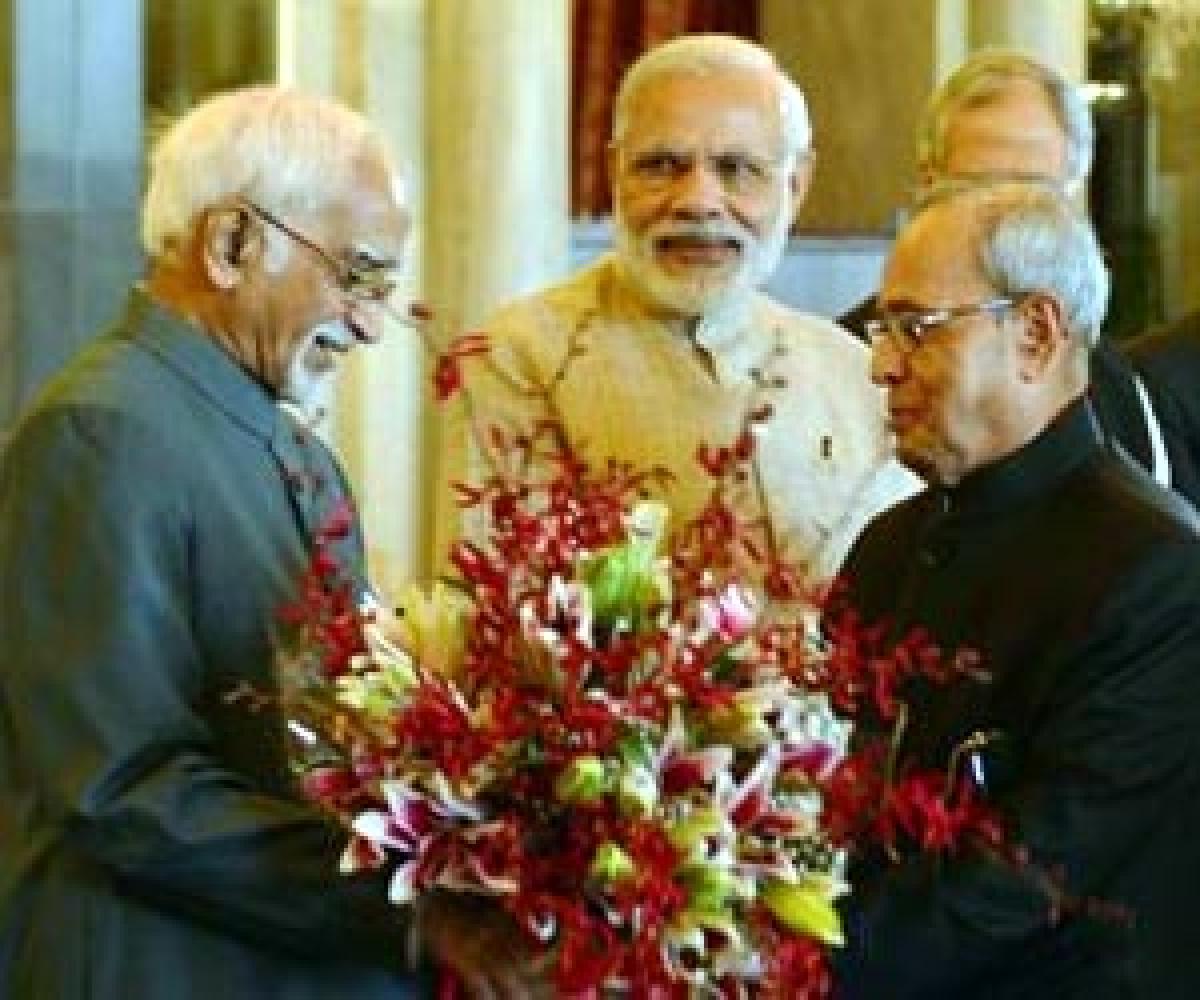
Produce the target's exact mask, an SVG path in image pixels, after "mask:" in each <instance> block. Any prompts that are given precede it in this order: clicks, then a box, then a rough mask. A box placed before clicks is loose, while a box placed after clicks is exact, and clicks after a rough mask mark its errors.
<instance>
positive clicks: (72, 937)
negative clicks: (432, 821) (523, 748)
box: [0, 291, 423, 1000]
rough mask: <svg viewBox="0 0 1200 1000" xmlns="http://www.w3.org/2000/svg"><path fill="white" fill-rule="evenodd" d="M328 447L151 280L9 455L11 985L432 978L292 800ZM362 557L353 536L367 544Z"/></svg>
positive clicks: (162, 988) (360, 997) (4, 659)
mask: <svg viewBox="0 0 1200 1000" xmlns="http://www.w3.org/2000/svg"><path fill="white" fill-rule="evenodd" d="M341 493H342V483H341V477H340V475H339V473H338V471H337V469H336V466H335V465H334V463H333V462H332V459H331V458H330V456H329V454H328V452H327V451H326V450H325V449H324V447H323V446H321V445H320V443H319V442H317V441H316V440H315V439H313V438H312V437H311V435H309V434H307V433H305V432H303V431H300V430H299V429H298V428H297V426H296V425H295V423H294V422H293V421H292V420H291V419H290V418H289V417H288V416H287V415H286V414H285V413H283V412H282V411H281V410H280V409H279V408H278V407H277V406H276V405H274V403H273V402H272V400H271V399H270V397H269V396H268V395H267V394H266V393H265V392H264V391H263V390H262V388H260V387H259V386H258V385H257V384H256V383H255V382H254V381H253V380H251V379H250V378H248V377H247V376H246V375H245V373H243V372H242V370H241V369H240V368H238V367H237V366H236V365H235V364H234V363H233V362H232V361H231V359H230V358H229V357H228V356H227V355H226V354H225V353H224V352H222V351H221V350H220V349H219V348H218V347H217V346H216V345H215V344H214V343H213V342H212V341H211V340H210V339H208V338H207V337H205V336H203V335H201V334H198V333H197V332H195V331H194V330H192V329H190V328H189V327H187V326H186V325H183V324H181V323H179V322H178V321H177V320H175V319H173V318H172V317H171V316H169V315H168V314H166V313H164V312H163V311H161V310H159V309H157V308H156V307H155V306H154V305H153V304H152V303H150V302H149V301H148V299H147V298H146V297H145V296H144V295H143V294H142V293H140V292H137V291H135V292H134V294H133V296H132V299H131V304H130V308H129V312H128V314H127V316H126V317H125V319H124V320H123V321H122V323H121V324H119V326H118V327H117V328H116V329H114V330H113V331H111V332H109V333H107V334H105V335H104V336H102V337H101V338H99V340H98V341H96V342H95V343H94V344H93V345H92V346H91V347H89V348H88V349H87V350H86V351H85V352H84V353H83V354H82V355H81V356H80V357H79V358H78V359H77V360H76V361H74V362H73V363H72V364H71V365H70V366H69V367H68V368H67V369H66V370H65V371H64V372H63V374H62V375H61V376H60V377H59V378H57V379H56V380H55V381H54V382H53V383H52V384H51V385H50V386H49V387H48V389H47V390H46V392H45V393H44V394H43V395H42V397H41V398H40V400H39V401H38V402H37V403H36V404H35V405H34V407H33V408H32V409H31V411H30V412H29V413H28V414H27V415H26V416H25V417H24V418H23V420H22V421H21V422H20V424H19V426H18V427H17V429H16V431H15V433H14V435H13V437H12V440H11V442H10V443H9V445H8V447H7V449H6V451H5V453H4V454H3V456H2V459H0V803H2V806H0V996H3V997H5V998H8V1000H27V998H28V1000H75V998H80V1000H82V998H87V1000H109V998H111V1000H131V998H138V1000H147V998H163V1000H189V998H195V1000H242V998H255V1000H270V998H279V1000H283V998H288V1000H292V998H296V1000H300V998H306V1000H307V998H313V1000H315V998H334V997H337V998H339V1000H369V998H375V997H405V996H417V995H420V994H421V993H422V992H423V988H422V987H421V986H419V985H417V984H416V983H415V981H414V980H412V979H410V978H407V977H404V976H402V975H401V974H400V973H399V972H397V971H395V970H398V969H400V968H401V956H402V954H403V952H404V937H405V925H404V918H405V916H406V914H405V913H404V912H403V911H399V910H397V909H395V908H393V907H389V906H388V905H387V904H386V895H385V889H384V886H383V884H382V881H381V878H382V877H381V878H375V877H370V878H367V877H363V878H354V879H349V878H345V877H342V876H340V875H338V873H337V864H336V859H337V857H338V854H339V851H340V841H341V837H340V835H339V833H338V831H337V830H336V829H335V828H334V827H333V826H331V825H330V824H328V823H327V822H325V821H324V820H323V819H322V818H321V817H320V815H319V814H318V813H317V812H316V811H314V810H313V809H311V808H310V807H308V806H306V805H304V804H303V803H301V802H300V801H299V800H297V799H296V798H295V796H294V792H293V790H292V788H291V783H290V781H289V778H288V773H287V766H286V759H285V754H284V749H285V744H284V737H283V726H282V725H281V721H280V719H279V718H278V717H277V716H276V715H274V714H273V713H270V712H268V713H267V714H258V715H256V714H253V713H252V712H250V711H249V710H248V709H247V708H246V707H245V706H244V705H240V704H238V705H232V704H228V703H227V698H226V696H227V695H228V694H229V692H231V691H232V690H233V689H234V688H235V687H237V686H238V685H239V684H240V683H241V682H243V681H246V682H249V683H251V684H253V685H256V686H258V687H260V688H262V689H264V690H268V691H269V690H271V689H272V687H273V684H274V678H273V673H272V668H271V663H272V657H271V637H272V633H273V631H274V629H275V627H276V623H277V621H278V619H277V617H276V616H277V611H278V609H279V607H280V606H281V605H282V604H284V603H285V602H286V601H288V600H289V599H290V598H291V597H292V596H293V593H294V589H295V584H296V581H297V577H298V574H299V573H300V572H301V570H302V568H303V566H304V564H305V562H306V559H307V553H308V547H309V543H310V539H311V537H312V533H313V531H314V528H315V527H316V526H317V525H318V524H319V523H320V522H321V520H322V519H323V518H324V517H325V516H326V514H327V513H328V511H329V509H330V508H331V507H332V505H333V502H334V501H335V500H336V498H337V497H338V496H339V495H340V494H341ZM351 548H354V549H357V544H356V540H355V542H354V543H352V544H351Z"/></svg>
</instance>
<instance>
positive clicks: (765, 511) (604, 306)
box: [444, 35, 917, 582]
mask: <svg viewBox="0 0 1200 1000" xmlns="http://www.w3.org/2000/svg"><path fill="white" fill-rule="evenodd" d="M810 139H811V137H810V129H809V122H808V115H807V111H806V108H805V103H804V98H803V95H802V94H801V93H800V91H799V89H798V88H797V87H796V85H795V84H794V83H793V82H792V81H791V80H790V79H789V78H788V77H787V76H786V75H785V74H784V73H782V72H781V71H780V69H779V68H778V66H777V65H776V63H775V61H774V59H773V58H772V56H771V55H770V53H768V52H767V51H766V50H764V49H762V48H760V47H758V46H756V45H753V44H751V43H749V42H746V41H743V40H740V39H735V38H732V37H727V36H713V35H699V36H695V35H694V36H685V37H683V38H679V39H676V40H674V41H672V42H668V43H667V44H665V45H662V46H660V47H658V48H656V49H654V50H652V51H650V52H649V53H647V54H646V55H644V56H643V57H642V58H641V59H640V60H639V61H638V62H637V63H635V64H634V66H633V67H632V68H631V69H630V70H629V72H628V73H627V74H626V76H625V78H624V81H623V83H622V85H621V89H620V92H619V94H618V97H617V101H616V108H615V115H614V121H613V130H612V143H611V147H610V159H609V167H610V176H611V178H612V184H613V200H614V215H613V225H614V234H615V247H614V250H613V252H612V253H608V254H605V255H604V256H602V257H601V258H600V260H598V261H597V262H595V263H594V264H592V265H591V266H589V267H587V268H585V269H584V270H583V271H581V272H580V273H578V274H576V275H574V276H573V277H571V278H570V279H569V280H567V281H566V282H564V283H562V284H561V285H558V286H555V287H552V288H549V289H547V290H545V291H543V292H541V293H540V294H537V295H535V296H533V297H531V298H528V299H525V300H523V301H520V302H517V303H515V304H512V305H510V306H508V307H506V308H504V309H502V310H500V312H499V313H498V314H497V315H495V316H494V317H493V318H492V319H491V320H490V321H489V322H487V323H486V324H485V329H486V331H487V333H488V335H489V337H490V340H491V352H490V356H489V362H488V364H487V365H485V366H476V367H475V369H474V372H473V376H474V377H473V378H472V380H471V382H470V384H469V389H470V393H471V395H472V396H473V401H474V403H475V412H476V415H477V418H478V419H477V422H476V434H475V437H476V440H477V443H480V444H482V445H484V446H486V443H487V438H488V435H487V428H488V427H489V426H490V425H499V426H500V427H502V428H506V429H509V430H511V431H514V432H517V433H519V432H522V431H528V430H529V429H531V428H533V427H535V426H538V425H540V424H542V423H544V422H545V421H546V420H547V419H550V420H551V421H552V422H553V423H554V424H555V426H556V427H557V428H558V429H559V430H560V431H561V432H562V433H563V435H564V437H565V442H564V443H565V444H566V445H567V446H568V447H569V448H571V449H572V450H573V451H574V452H575V454H576V455H577V456H579V457H581V458H583V459H584V460H586V461H587V462H588V463H589V464H590V465H591V466H592V467H593V468H603V467H604V465H605V464H606V463H607V462H608V461H609V460H610V459H618V460H621V461H626V462H632V463H633V464H634V465H635V466H636V467H638V468H640V469H644V470H649V469H653V468H663V469H666V470H669V472H670V474H671V479H670V482H669V483H667V484H666V485H665V487H664V488H663V490H662V496H663V498H664V499H665V500H666V502H667V503H668V505H669V506H670V509H671V517H672V524H673V525H674V526H679V525H682V524H683V523H685V522H686V521H688V520H690V519H691V518H693V517H695V516H696V515H697V514H698V513H699V512H700V511H701V509H702V508H703V507H704V506H705V505H706V503H707V502H708V500H709V498H710V495H711V492H712V488H713V481H712V479H711V478H710V477H709V475H708V474H707V473H706V471H705V469H704V468H703V467H702V465H701V464H700V462H699V461H698V460H697V453H698V451H699V450H700V448H701V447H702V446H708V447H709V448H712V449H718V448H723V447H728V446H730V445H732V444H733V443H734V441H735V440H736V439H737V438H738V437H739V435H740V434H741V432H742V430H743V426H744V424H745V422H746V420H747V417H748V415H749V414H751V413H754V412H758V413H761V414H764V415H765V414H767V413H769V414H770V416H769V418H768V419H765V420H764V421H762V422H760V423H759V425H758V428H757V429H758V430H760V431H762V432H763V433H762V434H760V435H759V436H758V438H757V451H756V454H755V458H754V465H755V468H754V471H753V474H751V475H748V476H747V477H746V482H745V483H744V484H740V485H738V486H737V488H736V489H735V490H734V491H733V495H731V496H730V498H729V499H730V502H731V504H732V506H733V508H734V509H735V510H736V511H738V512H739V513H740V514H742V515H744V516H745V517H746V518H747V519H748V520H761V519H763V518H764V517H765V518H767V519H769V520H770V522H771V525H772V527H773V531H771V532H769V533H768V537H767V539H765V544H764V545H763V554H764V555H765V556H768V557H770V556H777V557H779V558H780V559H782V560H786V561H789V562H792V563H796V564H799V565H801V566H803V567H804V569H805V570H806V581H805V582H822V581H824V580H827V579H828V578H829V576H830V575H831V574H832V573H833V572H834V571H835V570H836V569H837V566H838V565H839V563H840V561H841V558H842V556H843V555H844V553H845V551H846V549H847V547H848V546H849V543H850V541H851V540H852V539H853V538H854V536H855V534H856V533H857V531H858V530H859V529H860V528H861V526H862V525H863V523H865V520H866V519H867V518H868V517H869V516H870V515H871V514H873V513H875V512H876V511H878V510H880V509H882V508H883V507H886V506H887V505H888V504H890V503H892V502H893V501H895V500H896V499H897V498H898V497H899V496H903V495H905V494H906V493H908V492H911V490H913V489H914V488H916V485H917V484H916V482H915V480H914V479H913V478H912V477H911V476H909V475H908V474H907V473H906V472H905V471H904V470H903V469H901V468H900V467H899V466H898V465H897V464H896V463H895V462H894V461H893V460H892V458H891V450H890V443H889V441H888V438H887V434H886V433H885V431H884V428H883V420H882V410H881V406H880V399H879V395H878V393H877V391H876V390H875V389H874V388H873V387H872V386H871V384H870V382H869V380H868V378H867V372H866V357H865V352H864V351H863V350H862V348H861V345H859V344H856V343H854V342H853V341H852V340H851V339H850V338H848V337H846V335H845V334H844V332H842V331H840V330H839V329H837V328H836V327H835V326H833V325H832V324H830V323H829V322H827V321H823V320H820V319H818V318H816V317H813V316H808V315H803V314H799V313H796V312H793V311H792V310H790V309H787V308H785V307H784V306H782V305H780V304H779V303H777V302H774V301H772V300H771V299H769V298H767V297H766V296H765V295H763V294H761V293H760V292H759V291H758V289H759V286H760V285H761V284H762V283H763V282H764V281H765V280H766V279H767V277H768V276H769V275H770V274H771V273H772V271H773V270H774V268H775V266H776V264H777V263H778V260H779V257H780V254H781V253H782V251H783V248H784V246H785V244H786V241H787V236H788V229H789V227H790V225H791V223H792V220H793V217H794V214H795V211H796V209H797V207H798V206H799V203H800V201H801V200H802V198H803V196H804V193H805V191H806V189H807V186H808V179H809V173H810V171H811V169H812V150H811V141H810ZM468 371H469V372H470V371H471V370H470V369H469V370H468ZM464 437H465V435H460V436H459V438H458V441H457V442H456V443H457V449H458V454H457V455H456V454H455V449H454V448H453V447H452V448H451V449H450V455H449V456H448V463H447V464H448V465H449V467H450V469H451V470H453V471H452V472H451V474H449V475H447V476H445V477H444V478H446V479H447V480H450V479H455V478H457V479H461V478H463V475H462V473H461V472H460V471H458V470H459V469H461V464H460V460H461V454H462V452H463V451H465V450H467V449H466V447H465V443H464V440H463V438H464ZM483 471H484V470H483V468H482V467H481V466H476V467H475V468H473V469H471V470H469V471H468V473H467V475H466V478H468V479H471V478H476V477H478V476H479V475H480V474H481V473H482V472H483ZM456 526H457V525H456V524H449V525H445V526H444V527H449V528H451V529H453V528H454V527H456ZM770 549H774V551H773V552H772V551H768V550H770ZM749 568H750V569H755V568H757V567H749Z"/></svg>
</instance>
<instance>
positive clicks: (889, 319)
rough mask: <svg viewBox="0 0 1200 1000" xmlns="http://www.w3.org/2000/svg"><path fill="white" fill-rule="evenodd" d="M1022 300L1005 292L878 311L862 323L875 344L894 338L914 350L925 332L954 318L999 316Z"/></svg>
mask: <svg viewBox="0 0 1200 1000" xmlns="http://www.w3.org/2000/svg"><path fill="white" fill-rule="evenodd" d="M1020 304H1021V300H1020V299H1014V298H1010V297H1009V296H1007V295H998V296H996V297H995V298H991V299H985V300H984V301H983V302H972V303H967V304H966V305H961V306H943V307H941V308H939V309H924V310H917V309H913V310H905V311H903V312H888V311H886V310H881V311H880V312H879V315H878V317H877V318H875V319H869V320H867V322H866V323H865V324H864V325H863V331H864V332H865V333H866V336H867V340H868V341H869V342H870V343H871V344H872V345H875V344H877V343H878V342H879V341H880V340H882V339H883V338H884V337H888V336H891V337H896V338H897V339H899V340H900V341H901V342H902V343H903V344H904V345H905V346H906V347H908V348H909V349H910V350H915V349H916V348H918V347H920V346H921V345H922V344H923V343H924V342H925V335H926V334H928V333H930V332H932V331H934V330H937V329H940V328H941V327H944V326H946V325H947V324H948V323H953V322H954V321H955V320H959V319H966V318H967V317H968V316H978V315H979V314H981V313H986V314H987V315H989V316H998V315H1000V314H1002V313H1004V312H1006V311H1008V310H1010V309H1016V308H1018V307H1019V306H1020Z"/></svg>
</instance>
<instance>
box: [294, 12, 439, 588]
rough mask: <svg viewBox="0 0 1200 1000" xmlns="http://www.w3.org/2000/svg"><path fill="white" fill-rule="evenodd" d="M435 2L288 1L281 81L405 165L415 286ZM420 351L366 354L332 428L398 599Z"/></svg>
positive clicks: (372, 557) (415, 499) (352, 361)
mask: <svg viewBox="0 0 1200 1000" xmlns="http://www.w3.org/2000/svg"><path fill="white" fill-rule="evenodd" d="M425 8H426V3H425V0H280V3H279V21H278V23H279V52H278V61H279V78H280V81H281V82H283V83H288V84H293V85H296V86H299V87H302V88H304V89H306V90H310V91H313V92H315V93H322V94H327V95H329V96H331V97H335V98H337V99H338V100H341V101H343V102H345V103H346V104H348V105H350V106H351V107H354V108H356V109H358V110H360V111H362V112H363V113H364V114H366V115H367V116H368V117H369V118H370V119H372V121H373V122H374V123H375V124H376V125H377V126H378V127H379V128H380V129H381V131H382V132H383V133H384V135H385V136H386V137H387V139H388V140H389V145H390V146H391V149H392V151H393V153H394V154H395V156H396V159H397V161H398V163H399V164H400V167H401V170H402V173H403V175H404V186H405V190H406V193H407V196H408V204H409V207H410V210H411V211H412V213H413V217H414V229H413V234H412V237H411V239H410V243H409V259H408V260H407V261H406V263H407V265H408V268H407V270H408V272H409V273H408V275H407V276H406V277H407V278H408V280H409V281H411V282H412V283H413V287H416V286H417V284H418V283H419V281H420V269H421V262H420V245H421V242H422V240H421V234H420V228H421V218H422V216H423V210H422V205H421V198H422V191H423V185H422V175H423V172H424V163H423V159H424V148H423V133H424V126H423V121H424V94H425V90H424V56H423V49H424V36H425ZM422 382H423V375H422V363H421V352H420V349H419V347H418V346H417V343H416V341H415V340H414V337H413V335H412V333H411V331H409V330H408V329H407V328H405V327H402V326H400V325H399V324H396V325H392V326H391V327H390V328H389V329H388V330H387V332H386V334H385V336H384V338H383V340H382V342H381V343H379V344H376V345H374V346H372V347H369V348H365V349H361V350H358V351H355V352H354V353H353V354H352V355H351V356H350V358H349V359H348V360H347V362H346V364H345V370H344V371H343V372H342V374H341V376H340V378H339V379H338V384H337V388H336V396H335V398H334V399H333V400H331V401H330V415H329V420H328V425H327V426H326V427H325V428H323V431H324V434H325V436H326V437H327V438H328V439H329V440H330V442H331V444H332V445H333V448H334V450H335V451H336V452H337V454H338V456H339V457H340V458H341V460H342V462H343V464H344V466H345V468H346V472H347V474H348V475H349V477H350V480H351V482H352V484H353V486H354V490H355V495H356V498H357V500H358V503H359V506H360V508H361V511H362V515H363V520H364V524H365V529H366V537H367V555H368V559H369V562H370V571H371V575H372V578H373V579H374V581H375V582H376V583H377V584H378V586H379V588H380V589H381V590H382V591H383V592H385V593H395V592H396V590H397V588H398V587H399V586H400V585H401V584H402V583H403V582H404V581H406V580H410V579H413V578H414V577H416V576H418V575H419V574H420V573H421V572H422V571H423V569H424V564H423V562H422V560H423V555H422V553H423V551H424V548H425V543H424V538H423V536H422V534H421V531H420V518H421V512H422V511H423V510H424V508H425V505H426V502H425V500H424V493H425V488H424V481H423V480H424V476H423V471H422V466H421V458H422V450H421V446H422V423H423V421H424V419H425V417H424V410H425V407H424V403H423V397H422Z"/></svg>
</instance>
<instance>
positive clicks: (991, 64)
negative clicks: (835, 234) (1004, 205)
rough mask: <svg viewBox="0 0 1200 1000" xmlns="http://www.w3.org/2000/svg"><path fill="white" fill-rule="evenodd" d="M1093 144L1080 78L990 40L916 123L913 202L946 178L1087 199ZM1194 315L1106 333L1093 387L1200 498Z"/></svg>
mask: <svg viewBox="0 0 1200 1000" xmlns="http://www.w3.org/2000/svg"><path fill="white" fill-rule="evenodd" d="M1094 146H1095V135H1094V130H1093V127H1092V118H1091V111H1090V110H1089V108H1088V106H1087V103H1086V102H1085V101H1084V99H1083V97H1082V95H1081V94H1080V92H1079V89H1078V88H1077V87H1076V86H1074V85H1073V84H1072V83H1071V82H1070V81H1069V80H1067V79H1066V78H1065V77H1064V76H1062V74H1061V73H1059V72H1057V71H1056V70H1054V69H1052V68H1051V67H1049V66H1046V65H1044V64H1043V63H1040V62H1038V61H1037V60H1036V59H1033V58H1031V57H1029V56H1027V55H1025V54H1023V53H1020V52H1016V51H1013V50H1007V49H985V50H982V51H981V52H978V53H976V54H975V55H973V56H971V57H970V58H969V59H967V61H966V62H964V63H963V64H962V65H961V66H960V67H959V68H958V69H957V70H955V71H954V73H952V74H951V75H950V76H949V77H948V78H947V80H946V81H945V83H943V84H942V85H941V86H940V87H939V88H938V89H937V90H936V91H935V92H934V93H933V95H932V96H931V97H930V99H929V103H928V105H927V106H926V108H925V111H924V113H923V115H922V118H921V122H920V124H919V126H918V131H917V167H918V172H919V175H920V184H919V187H918V190H917V195H916V200H917V202H918V204H919V203H920V202H921V200H922V199H923V198H925V197H927V196H928V195H929V193H930V192H931V191H933V190H935V189H936V188H937V187H938V186H939V185H945V184H988V183H994V182H997V181H1004V180H1026V181H1035V182H1041V183H1045V184H1048V185H1050V186H1051V187H1053V188H1054V189H1055V190H1057V191H1059V192H1061V193H1062V194H1063V195H1065V196H1066V197H1068V198H1071V199H1078V198H1079V197H1080V196H1081V195H1082V193H1083V188H1084V185H1085V184H1086V182H1087V178H1088V174H1089V172H1090V170H1091V166H1092V160H1093V153H1094ZM875 305H876V302H875V298H874V296H872V297H871V298H869V299H867V300H865V301H864V302H862V303H860V304H859V305H858V306H856V307H855V308H854V309H852V310H850V311H849V312H847V313H846V314H844V315H843V316H841V317H840V318H839V320H838V322H840V323H841V324H842V325H844V326H846V327H847V328H848V329H850V330H852V331H854V332H856V333H858V334H859V335H862V333H863V330H864V326H865V323H866V322H867V321H868V320H869V319H871V317H872V316H873V315H874V311H875ZM1197 325H1200V324H1197V323H1196V322H1193V321H1191V320H1189V319H1185V320H1183V321H1181V323H1180V324H1179V326H1181V327H1183V328H1185V329H1183V330H1182V331H1180V332H1174V331H1170V330H1166V331H1163V332H1161V333H1159V334H1156V335H1154V336H1152V337H1145V338H1139V339H1138V340H1135V341H1132V342H1129V343H1126V344H1117V343H1114V342H1113V341H1110V340H1108V339H1107V338H1104V337H1101V338H1100V340H1099V341H1098V342H1097V344H1096V345H1095V347H1094V349H1093V350H1092V353H1091V365H1092V370H1091V389H1090V396H1091V401H1092V407H1093V410H1094V412H1095V414H1096V417H1097V419H1098V420H1099V421H1100V425H1101V427H1103V429H1104V431H1105V434H1106V435H1107V437H1108V439H1109V440H1110V442H1112V443H1115V444H1116V445H1117V446H1118V447H1119V448H1120V449H1121V450H1123V451H1124V452H1126V453H1127V454H1129V455H1130V456H1131V457H1132V458H1134V459H1136V460H1137V461H1138V463H1139V464H1141V465H1142V466H1143V467H1145V468H1146V469H1147V471H1148V472H1149V473H1150V474H1151V475H1152V476H1153V478H1154V479H1155V480H1156V481H1157V482H1158V483H1159V484H1160V485H1163V486H1167V487H1170V488H1173V489H1175V490H1176V491H1177V492H1179V493H1181V494H1182V495H1183V496H1185V497H1187V498H1188V499H1189V500H1190V501H1191V502H1192V503H1193V504H1200V375H1198V374H1197V373H1200V351H1197V349H1196V346H1195V345H1196V342H1197V338H1196V335H1195V333H1194V329H1195V328H1196V327H1197ZM1189 326H1190V327H1191V328H1192V329H1193V332H1192V333H1190V334H1189V333H1188V332H1187V328H1188V327H1189ZM1189 345H1191V346H1189Z"/></svg>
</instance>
